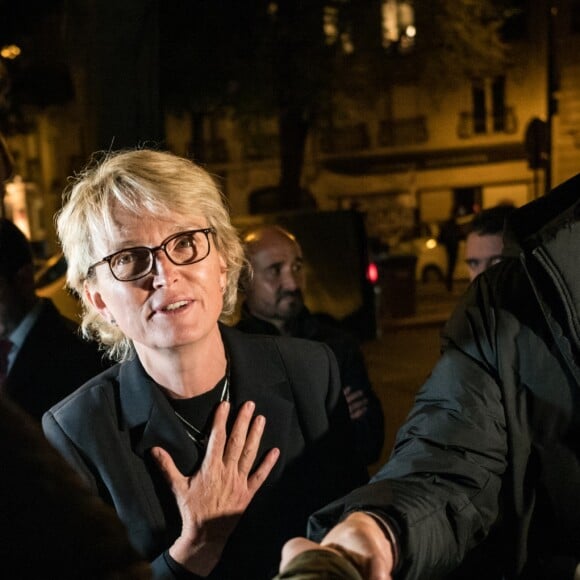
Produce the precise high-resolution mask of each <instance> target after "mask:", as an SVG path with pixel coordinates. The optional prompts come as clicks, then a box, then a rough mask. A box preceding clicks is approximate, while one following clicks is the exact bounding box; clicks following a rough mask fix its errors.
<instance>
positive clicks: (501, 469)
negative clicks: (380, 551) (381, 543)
mask: <svg viewBox="0 0 580 580" xmlns="http://www.w3.org/2000/svg"><path fill="white" fill-rule="evenodd" d="M579 220H580V175H579V176H577V177H575V178H573V179H571V180H569V181H567V182H566V183H564V184H563V185H561V186H559V187H558V188H556V189H555V190H554V191H553V192H552V193H551V194H549V195H547V196H545V197H542V198H540V199H538V200H536V201H534V202H532V203H531V204H528V205H527V206H524V207H522V208H520V209H519V210H517V211H516V212H515V213H514V214H513V216H512V218H511V231H512V239H513V241H514V242H515V243H516V244H517V245H518V246H519V248H520V257H519V259H506V260H504V261H503V262H502V263H500V264H498V265H497V266H495V267H493V268H491V269H489V270H487V271H486V272H485V273H483V274H482V275H480V276H479V277H478V278H477V279H476V280H475V282H474V283H473V284H472V285H471V287H470V289H469V290H468V292H467V295H466V296H465V298H464V299H463V301H462V303H461V304H460V305H459V307H458V308H457V309H456V311H455V312H454V314H453V316H452V317H451V319H450V321H449V322H448V324H447V326H446V329H445V331H444V348H443V352H442V356H441V358H440V360H439V361H438V363H437V365H436V366H435V369H434V370H433V372H432V375H431V376H430V378H429V379H428V380H427V382H426V383H425V385H424V386H423V388H422V389H421V390H420V392H419V394H418V396H417V399H416V402H415V405H414V408H413V410H412V412H411V414H410V416H409V418H408V419H407V421H406V423H405V424H404V425H403V427H402V428H401V429H400V431H399V433H398V436H397V439H396V443H395V449H394V453H393V455H392V457H391V459H390V460H389V461H388V463H387V464H386V465H385V466H384V467H383V469H382V470H381V471H380V472H379V473H378V474H377V475H376V476H375V477H374V478H373V481H372V482H371V483H370V484H369V486H368V487H364V488H362V489H361V490H358V491H355V492H354V493H352V494H350V495H349V496H347V497H346V498H344V499H342V500H340V501H339V502H337V503H335V504H333V505H331V506H328V507H327V508H326V509H325V510H323V511H322V512H321V513H319V514H318V515H317V516H316V517H315V518H314V519H313V520H312V522H311V523H312V527H311V532H310V533H311V534H312V535H313V537H315V538H318V537H320V535H321V534H322V533H324V530H325V529H326V528H328V526H329V525H331V524H332V522H334V521H336V520H337V519H338V518H340V517H341V515H342V514H343V513H344V512H345V511H349V510H352V509H358V508H360V507H368V508H374V509H377V510H378V511H381V512H382V513H384V514H386V516H387V517H388V518H390V519H391V521H392V523H393V524H394V527H395V528H398V529H399V534H400V544H401V546H400V547H401V554H402V560H401V567H400V572H399V573H398V575H397V576H396V578H429V579H431V578H438V577H442V576H445V575H446V574H448V573H450V572H451V571H452V570H453V569H454V568H455V567H457V566H458V565H459V564H460V563H461V562H462V561H463V560H464V559H465V562H464V563H463V569H462V570H461V571H460V572H458V573H457V575H456V577H459V578H486V579H492V578H501V577H502V575H503V577H505V578H525V579H531V578H534V579H535V578H558V579H560V578H568V579H570V580H572V578H573V573H574V569H575V567H576V565H577V564H578V563H579V562H580V316H579V308H580V221H579ZM468 570H469V571H468Z"/></svg>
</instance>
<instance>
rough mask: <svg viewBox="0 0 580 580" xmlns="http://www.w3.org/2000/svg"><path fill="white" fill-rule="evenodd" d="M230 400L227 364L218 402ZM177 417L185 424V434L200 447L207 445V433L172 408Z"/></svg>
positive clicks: (203, 447)
mask: <svg viewBox="0 0 580 580" xmlns="http://www.w3.org/2000/svg"><path fill="white" fill-rule="evenodd" d="M229 400H230V381H229V365H228V369H227V371H226V376H225V380H224V386H223V388H222V393H221V395H220V403H222V402H223V401H229ZM174 413H175V415H176V416H177V418H178V419H179V420H180V421H181V422H182V423H183V424H184V425H185V432H186V433H187V436H188V437H189V438H190V439H191V440H192V441H193V442H194V443H195V444H196V445H197V446H198V447H199V448H201V449H205V448H206V447H207V442H208V439H209V435H208V434H207V433H204V432H203V431H201V430H200V429H198V428H197V427H196V426H195V425H192V424H191V423H190V422H189V421H188V420H187V419H186V418H185V417H184V416H183V415H181V414H180V413H178V412H177V411H175V410H174Z"/></svg>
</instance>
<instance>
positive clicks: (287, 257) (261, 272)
mask: <svg viewBox="0 0 580 580" xmlns="http://www.w3.org/2000/svg"><path fill="white" fill-rule="evenodd" d="M249 260H250V262H251V264H252V268H253V270H254V276H253V278H252V280H251V281H250V283H249V285H248V288H246V306H247V307H248V309H249V311H250V312H251V313H252V314H253V315H254V316H257V317H258V318H263V319H265V320H275V321H284V322H285V321H288V320H290V319H291V318H293V317H294V316H295V315H296V314H297V313H298V312H299V311H300V310H301V308H302V306H303V296H302V289H303V287H304V272H303V269H302V266H303V259H302V251H301V249H300V246H298V244H297V243H296V242H294V241H293V240H291V239H290V238H288V237H286V236H284V235H283V234H281V233H279V232H275V231H272V232H268V233H267V234H265V235H264V236H263V237H262V238H261V239H260V240H259V241H258V242H255V243H254V244H252V247H251V253H250V255H249Z"/></svg>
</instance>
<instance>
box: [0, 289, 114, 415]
mask: <svg viewBox="0 0 580 580" xmlns="http://www.w3.org/2000/svg"><path fill="white" fill-rule="evenodd" d="M109 366H111V365H110V363H107V362H106V359H105V358H104V357H103V353H102V352H99V350H98V347H97V345H96V343H90V342H88V341H86V340H84V339H83V338H82V337H81V336H80V335H79V333H78V326H77V325H76V324H75V323H74V322H73V321H72V320H69V319H68V318H65V317H64V316H62V315H61V314H60V313H59V311H58V310H57V309H56V307H55V306H54V304H53V303H52V302H51V301H50V300H48V299H46V298H42V299H41V310H40V313H39V315H38V318H37V320H36V322H35V324H34V325H33V326H32V328H31V329H30V332H29V333H28V335H27V336H26V339H25V341H24V344H23V345H22V347H21V349H20V351H19V352H18V354H17V356H16V359H15V361H14V364H13V365H12V368H11V369H10V372H9V374H8V376H7V377H6V380H5V382H4V389H3V391H4V392H5V393H6V394H7V395H8V396H9V397H10V399H12V401H14V402H15V403H17V404H18V405H19V406H20V407H21V408H22V409H24V410H25V411H27V412H28V413H29V414H30V415H32V416H33V417H34V418H35V419H37V420H38V421H40V419H41V417H42V415H43V413H44V412H45V411H47V410H48V409H50V407H52V406H53V405H55V404H56V403H58V401H60V400H61V399H64V398H65V397H66V396H67V395H69V394H70V393H72V392H73V391H74V390H75V389H78V388H79V387H80V386H81V385H82V384H83V383H85V382H86V381H87V380H89V379H90V378H91V377H94V376H95V375H97V374H98V373H100V372H101V371H103V370H104V369H106V368H107V367H109Z"/></svg>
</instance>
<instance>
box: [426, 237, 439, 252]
mask: <svg viewBox="0 0 580 580" xmlns="http://www.w3.org/2000/svg"><path fill="white" fill-rule="evenodd" d="M425 246H427V249H429V250H432V249H433V248H436V247H437V240H436V239H435V238H429V239H428V240H427V241H426V242H425Z"/></svg>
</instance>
